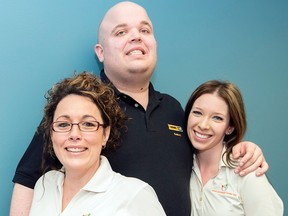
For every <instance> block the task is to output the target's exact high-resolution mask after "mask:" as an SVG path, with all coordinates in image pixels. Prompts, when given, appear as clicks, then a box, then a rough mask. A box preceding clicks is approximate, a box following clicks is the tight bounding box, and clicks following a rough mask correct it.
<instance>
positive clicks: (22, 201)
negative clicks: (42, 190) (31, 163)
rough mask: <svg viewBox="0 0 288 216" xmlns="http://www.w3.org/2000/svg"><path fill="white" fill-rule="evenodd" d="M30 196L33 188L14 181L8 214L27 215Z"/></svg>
mask: <svg viewBox="0 0 288 216" xmlns="http://www.w3.org/2000/svg"><path fill="white" fill-rule="evenodd" d="M32 198H33V189H31V188H28V187H25V186H23V185H20V184H17V183H16V184H15V185H14V189H13V193H12V199H11V205H10V216H28V215H29V211H30V207H31V203H32Z"/></svg>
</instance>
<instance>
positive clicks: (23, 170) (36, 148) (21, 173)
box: [12, 131, 44, 189]
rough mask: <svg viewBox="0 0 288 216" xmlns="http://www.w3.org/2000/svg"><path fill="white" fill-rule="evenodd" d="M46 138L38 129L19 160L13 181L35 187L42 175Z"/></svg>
mask: <svg viewBox="0 0 288 216" xmlns="http://www.w3.org/2000/svg"><path fill="white" fill-rule="evenodd" d="M43 146H44V140H43V134H42V133H40V132H38V131H36V132H35V134H34V137H33V139H32V141H31V143H30V145H29V146H28V148H27V149H26V151H25V153H24V155H23V156H22V158H21V160H20V161H19V163H18V165H17V168H16V171H15V175H14V177H13V180H12V181H13V182H14V183H18V184H21V185H24V186H26V187H29V188H31V189H33V188H34V186H35V184H36V181H37V180H38V178H39V177H40V176H41V175H42V171H41V162H42V152H43Z"/></svg>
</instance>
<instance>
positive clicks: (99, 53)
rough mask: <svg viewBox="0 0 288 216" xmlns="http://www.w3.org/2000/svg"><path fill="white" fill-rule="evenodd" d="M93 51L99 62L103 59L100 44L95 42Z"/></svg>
mask: <svg viewBox="0 0 288 216" xmlns="http://www.w3.org/2000/svg"><path fill="white" fill-rule="evenodd" d="M94 52H95V54H96V55H97V57H98V59H99V61H100V62H103V61H104V50H103V47H102V46H101V44H96V45H95V47H94Z"/></svg>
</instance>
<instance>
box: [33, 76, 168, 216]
mask: <svg viewBox="0 0 288 216" xmlns="http://www.w3.org/2000/svg"><path fill="white" fill-rule="evenodd" d="M46 98H47V103H46V106H45V109H44V118H43V122H42V124H41V130H42V131H43V133H44V143H45V144H44V152H43V153H44V158H43V169H44V172H46V171H47V170H51V171H49V172H47V173H46V174H44V175H43V176H42V177H41V178H40V179H39V180H38V181H37V183H36V186H35V188H34V197H33V202H32V208H31V212H30V215H31V216H34V215H35V216H36V215H47V216H48V215H49V216H50V215H60V214H61V215H62V214H63V215H69V216H72V215H81V216H82V215H87V216H88V215H96V214H97V215H117V214H118V213H120V212H122V213H123V214H124V215H165V213H164V210H163V208H162V206H161V205H160V203H159V201H158V198H157V196H156V194H155V192H154V190H153V189H152V187H151V186H149V185H148V184H147V183H145V182H143V181H141V180H138V179H136V178H128V177H125V176H122V175H120V174H119V173H115V172H114V171H113V170H112V169H111V167H110V164H109V162H108V160H107V158H106V157H104V156H102V155H101V151H102V149H104V148H115V147H116V146H117V142H118V140H119V139H120V131H119V130H120V129H121V128H123V125H124V121H125V119H126V118H125V115H124V113H123V112H122V110H121V109H120V107H119V105H118V103H117V101H116V99H115V96H114V91H113V90H112V88H110V87H109V86H108V85H106V84H104V83H102V81H101V80H100V79H99V78H98V77H96V76H95V75H93V74H92V73H88V72H82V73H80V74H78V75H75V76H73V77H71V78H66V79H64V80H62V81H60V82H58V83H57V84H56V85H54V86H53V88H51V89H50V90H49V91H48V94H47V96H46ZM51 155H52V156H53V157H54V158H55V160H58V163H57V164H56V166H55V165H54V166H51V165H50V164H51V163H50V162H49V160H47V158H51ZM49 156H50V157H49ZM54 164H55V163H54Z"/></svg>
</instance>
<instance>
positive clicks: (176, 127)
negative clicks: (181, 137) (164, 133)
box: [168, 124, 183, 132]
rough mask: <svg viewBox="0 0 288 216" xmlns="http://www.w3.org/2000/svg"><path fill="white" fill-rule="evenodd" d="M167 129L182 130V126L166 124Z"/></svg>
mask: <svg viewBox="0 0 288 216" xmlns="http://www.w3.org/2000/svg"><path fill="white" fill-rule="evenodd" d="M168 129H169V130H172V131H177V132H183V129H182V127H181V126H177V125H172V124H168Z"/></svg>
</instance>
